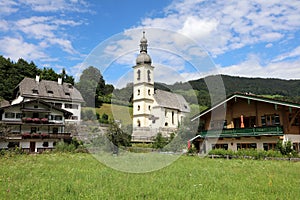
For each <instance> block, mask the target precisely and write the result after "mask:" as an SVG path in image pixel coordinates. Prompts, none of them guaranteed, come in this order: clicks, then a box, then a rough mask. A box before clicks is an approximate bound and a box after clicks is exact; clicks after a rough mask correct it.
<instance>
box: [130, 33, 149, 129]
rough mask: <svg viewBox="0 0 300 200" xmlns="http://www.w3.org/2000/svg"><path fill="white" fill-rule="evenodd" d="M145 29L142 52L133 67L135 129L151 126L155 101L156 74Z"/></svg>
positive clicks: (141, 41) (141, 44)
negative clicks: (148, 49)
mask: <svg viewBox="0 0 300 200" xmlns="http://www.w3.org/2000/svg"><path fill="white" fill-rule="evenodd" d="M147 42H148V41H147V39H146V38H145V31H144V32H143V37H142V39H141V40H140V54H139V55H138V56H137V58H136V65H135V66H134V67H133V73H134V76H133V78H134V80H133V123H132V124H133V129H136V128H140V127H141V128H145V127H150V125H151V120H149V118H150V117H151V109H152V105H153V102H154V97H153V94H154V76H153V69H154V67H153V66H151V63H152V61H151V57H150V56H149V55H148V54H147V47H148V44H147Z"/></svg>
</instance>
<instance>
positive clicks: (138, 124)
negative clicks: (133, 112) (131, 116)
mask: <svg viewBox="0 0 300 200" xmlns="http://www.w3.org/2000/svg"><path fill="white" fill-rule="evenodd" d="M137 126H138V127H141V121H140V120H139V119H138V120H137Z"/></svg>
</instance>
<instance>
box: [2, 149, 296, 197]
mask: <svg viewBox="0 0 300 200" xmlns="http://www.w3.org/2000/svg"><path fill="white" fill-rule="evenodd" d="M299 197H300V162H290V161H264V160H238V159H236V160H225V159H208V158H199V157H197V156H181V157H180V158H179V159H178V160H176V161H175V162H174V163H172V164H171V165H169V166H167V167H165V168H163V169H161V170H158V171H154V172H150V173H143V174H132V173H124V172H120V171H115V170H113V169H111V168H109V167H106V166H105V165H103V164H102V163H100V162H99V161H98V160H96V159H95V158H94V157H93V156H92V155H91V154H80V153H77V154H71V153H65V154H61V153H57V154H40V155H15V156H12V157H9V156H2V157H0V199H299Z"/></svg>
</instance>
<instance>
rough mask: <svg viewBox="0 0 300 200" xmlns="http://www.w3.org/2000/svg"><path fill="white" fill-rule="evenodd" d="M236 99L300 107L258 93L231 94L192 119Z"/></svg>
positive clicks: (299, 105) (192, 119) (299, 106)
mask: <svg viewBox="0 0 300 200" xmlns="http://www.w3.org/2000/svg"><path fill="white" fill-rule="evenodd" d="M236 99H243V100H246V101H248V102H249V103H250V102H251V101H257V102H260V103H266V104H273V105H274V106H275V105H276V106H279V105H280V106H286V107H291V108H300V104H297V103H292V102H287V101H280V100H275V99H270V98H265V97H261V96H256V95H251V94H240V93H237V94H233V95H231V96H229V97H228V98H226V100H224V101H221V102H219V103H217V104H216V105H215V106H212V107H210V108H208V109H206V110H204V111H202V112H201V113H199V114H198V115H196V116H194V117H192V118H191V121H194V120H196V119H198V118H200V117H201V116H203V115H206V114H208V113H209V112H211V111H213V110H216V109H218V108H219V107H220V106H223V105H224V104H227V103H228V102H229V101H236Z"/></svg>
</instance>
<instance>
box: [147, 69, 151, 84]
mask: <svg viewBox="0 0 300 200" xmlns="http://www.w3.org/2000/svg"><path fill="white" fill-rule="evenodd" d="M147 74H148V82H150V81H151V77H150V74H151V71H150V70H148V71H147Z"/></svg>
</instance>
